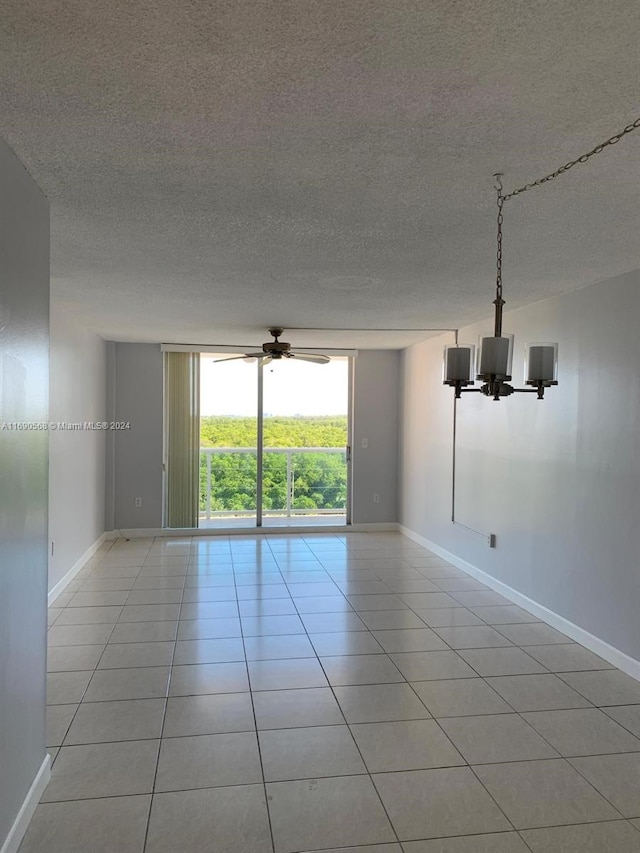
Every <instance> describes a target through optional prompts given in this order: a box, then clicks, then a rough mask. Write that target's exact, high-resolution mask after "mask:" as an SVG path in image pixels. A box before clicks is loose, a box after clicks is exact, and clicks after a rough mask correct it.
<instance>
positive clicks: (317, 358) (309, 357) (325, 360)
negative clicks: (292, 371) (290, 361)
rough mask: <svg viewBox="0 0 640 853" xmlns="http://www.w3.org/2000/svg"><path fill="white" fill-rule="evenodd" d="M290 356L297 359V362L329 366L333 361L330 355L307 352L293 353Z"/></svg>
mask: <svg viewBox="0 0 640 853" xmlns="http://www.w3.org/2000/svg"><path fill="white" fill-rule="evenodd" d="M289 355H290V357H291V358H295V359H297V361H311V362H313V364H329V362H330V361H331V359H330V358H329V356H328V355H316V354H314V353H306V352H292V353H289Z"/></svg>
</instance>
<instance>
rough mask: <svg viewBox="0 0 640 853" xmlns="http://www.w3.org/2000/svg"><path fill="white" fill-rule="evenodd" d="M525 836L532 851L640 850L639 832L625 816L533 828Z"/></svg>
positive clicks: (636, 852)
mask: <svg viewBox="0 0 640 853" xmlns="http://www.w3.org/2000/svg"><path fill="white" fill-rule="evenodd" d="M522 837H523V838H524V840H525V841H526V842H527V845H528V846H529V848H530V849H531V851H532V853H640V833H639V832H636V831H635V830H634V829H633V827H631V826H630V825H629V824H628V823H627V822H626V821H624V820H618V821H615V822H614V821H612V822H608V823H590V824H582V825H578V826H558V827H555V828H553V829H530V830H525V831H524V832H523V833H522Z"/></svg>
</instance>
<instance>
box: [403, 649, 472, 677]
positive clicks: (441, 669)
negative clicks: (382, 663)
mask: <svg viewBox="0 0 640 853" xmlns="http://www.w3.org/2000/svg"><path fill="white" fill-rule="evenodd" d="M391 659H392V660H393V662H394V663H395V664H396V666H397V667H398V669H399V670H400V672H401V673H402V674H403V675H404V676H405V678H406V679H407V680H408V681H431V680H434V679H440V678H475V677H477V676H476V673H475V672H474V670H473V669H472V668H471V667H470V666H469V665H468V664H467V663H466V662H465V661H464V660H463V659H462V658H461V657H460V655H459V654H458V653H457V652H453V651H446V652H402V653H400V654H394V655H391Z"/></svg>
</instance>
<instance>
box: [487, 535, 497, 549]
mask: <svg viewBox="0 0 640 853" xmlns="http://www.w3.org/2000/svg"><path fill="white" fill-rule="evenodd" d="M488 542H489V548H495V547H496V534H495V533H490V534H489V539H488Z"/></svg>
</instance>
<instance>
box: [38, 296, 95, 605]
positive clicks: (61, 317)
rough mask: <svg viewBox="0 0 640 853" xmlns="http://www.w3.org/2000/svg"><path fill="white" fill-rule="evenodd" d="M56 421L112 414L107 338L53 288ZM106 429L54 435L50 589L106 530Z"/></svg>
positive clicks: (52, 392) (51, 450)
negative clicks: (78, 316) (108, 401)
mask: <svg viewBox="0 0 640 853" xmlns="http://www.w3.org/2000/svg"><path fill="white" fill-rule="evenodd" d="M49 377H50V389H51V390H50V396H51V403H50V409H49V418H50V420H51V421H66V422H83V421H94V422H95V421H105V420H106V390H105V386H106V342H105V341H104V340H103V339H102V338H100V337H99V336H98V335H96V334H95V333H93V332H91V331H90V330H89V329H86V328H85V327H84V326H82V325H81V324H80V323H78V322H76V321H74V320H73V319H72V318H71V316H70V314H69V312H68V311H66V310H65V309H64V308H63V307H62V306H61V305H60V304H59V303H58V302H57V301H56V298H55V294H53V293H52V298H51V346H50V367H49ZM105 445H106V439H105V433H104V432H102V431H91V430H83V431H72V432H71V431H62V430H56V431H55V432H52V433H51V434H50V437H49V540H50V542H54V543H55V548H54V552H53V555H52V554H51V549H49V589H51V588H52V587H54V586H55V585H56V584H57V583H58V581H60V580H61V578H63V577H64V576H65V575H66V573H67V572H68V571H69V570H70V569H71V568H72V567H73V566H74V564H75V563H76V562H77V561H78V560H79V559H80V558H81V557H82V555H83V554H85V553H86V551H87V549H88V548H90V547H91V546H92V545H93V544H94V543H95V541H96V540H97V539H98V538H99V537H100V535H101V534H102V533H103V532H104V529H105V528H104V513H105Z"/></svg>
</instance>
